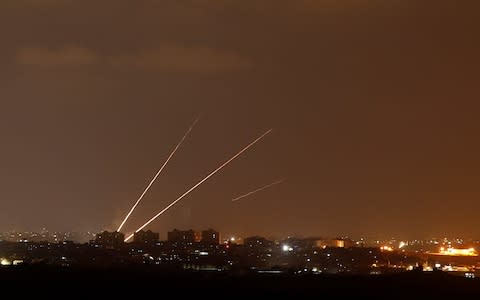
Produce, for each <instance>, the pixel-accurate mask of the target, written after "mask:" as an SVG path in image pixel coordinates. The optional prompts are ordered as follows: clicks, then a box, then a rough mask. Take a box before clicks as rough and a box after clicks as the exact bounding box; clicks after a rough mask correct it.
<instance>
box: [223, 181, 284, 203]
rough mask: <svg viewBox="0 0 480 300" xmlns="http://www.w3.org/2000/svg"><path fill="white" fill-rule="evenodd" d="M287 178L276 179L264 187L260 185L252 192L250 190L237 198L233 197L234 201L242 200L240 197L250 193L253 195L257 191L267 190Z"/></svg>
mask: <svg viewBox="0 0 480 300" xmlns="http://www.w3.org/2000/svg"><path fill="white" fill-rule="evenodd" d="M285 180H286V178H283V179H280V180H277V181H275V182H272V183H270V184H267V185H265V186H262V187H260V188H258V189H256V190H253V191H251V192H249V193H246V194H244V195H241V196H238V197H236V198H233V199H232V202H234V201H238V200H240V199H242V198H245V197H248V196H250V195H252V194H255V193H257V192H260V191H263V190H266V189H268V188H270V187H272V186H274V185H277V184H280V183H282V182H284V181H285Z"/></svg>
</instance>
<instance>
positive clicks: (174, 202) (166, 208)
mask: <svg viewBox="0 0 480 300" xmlns="http://www.w3.org/2000/svg"><path fill="white" fill-rule="evenodd" d="M271 131H272V129H270V130H268V131H267V132H265V133H264V134H262V135H261V136H259V137H258V138H256V139H255V140H254V141H253V142H251V143H250V144H248V145H247V146H246V147H245V148H243V149H242V150H240V151H239V152H238V153H237V154H235V155H234V156H232V157H231V158H230V159H229V160H227V161H226V162H224V163H223V164H222V165H221V166H220V167H218V168H216V169H215V170H214V171H212V172H211V173H210V174H208V175H207V176H206V177H205V178H203V179H202V180H200V181H199V182H198V183H197V184H195V185H194V186H192V187H191V188H190V189H189V190H187V191H186V192H185V193H183V194H182V195H181V196H180V197H178V198H177V199H176V200H175V201H173V202H172V203H170V204H169V205H168V206H167V207H165V208H164V209H162V210H161V211H160V212H159V213H158V214H156V215H155V216H153V217H152V218H151V219H150V220H148V221H147V222H146V223H145V224H143V225H142V226H140V228H138V229H137V230H135V232H139V231H140V230H142V229H143V228H145V227H147V226H148V225H149V224H150V223H152V222H153V221H154V220H155V219H156V218H158V217H159V216H161V215H162V214H163V213H164V212H166V211H167V210H168V209H169V208H170V207H172V206H173V205H175V204H176V203H177V202H178V201H180V200H182V199H183V198H184V197H185V196H187V195H188V194H190V192H192V191H193V190H195V189H196V188H197V187H198V186H199V185H201V184H202V183H204V182H205V181H206V180H208V179H209V178H210V177H212V176H213V175H215V173H217V172H218V171H220V170H221V169H223V168H224V167H225V166H226V165H228V164H229V163H230V162H232V161H233V160H234V159H235V158H237V157H238V156H240V155H241V154H242V153H243V152H245V151H247V149H248V148H250V147H252V146H253V145H255V144H256V143H257V142H258V141H260V140H261V139H262V138H263V137H265V136H266V135H267V134H269V133H270V132H271ZM133 235H134V234H133V233H132V234H131V235H129V236H128V237H127V238H126V239H125V242H127V241H128V240H130V239H131V238H132V237H133Z"/></svg>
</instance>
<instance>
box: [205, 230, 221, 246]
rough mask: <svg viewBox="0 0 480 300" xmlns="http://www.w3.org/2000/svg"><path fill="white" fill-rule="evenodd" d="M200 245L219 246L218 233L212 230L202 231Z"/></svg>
mask: <svg viewBox="0 0 480 300" xmlns="http://www.w3.org/2000/svg"><path fill="white" fill-rule="evenodd" d="M202 243H205V244H210V245H218V244H220V234H219V233H218V231H215V230H213V229H208V230H203V231H202Z"/></svg>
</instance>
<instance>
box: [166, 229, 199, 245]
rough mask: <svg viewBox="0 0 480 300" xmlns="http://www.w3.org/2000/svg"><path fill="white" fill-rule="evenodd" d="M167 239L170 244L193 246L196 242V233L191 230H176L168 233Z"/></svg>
mask: <svg viewBox="0 0 480 300" xmlns="http://www.w3.org/2000/svg"><path fill="white" fill-rule="evenodd" d="M167 239H168V241H169V242H172V243H177V244H193V243H194V242H195V240H196V234H195V231H193V230H192V229H190V230H178V229H174V230H173V231H169V232H168V233H167Z"/></svg>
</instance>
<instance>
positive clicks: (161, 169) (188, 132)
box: [117, 118, 199, 232]
mask: <svg viewBox="0 0 480 300" xmlns="http://www.w3.org/2000/svg"><path fill="white" fill-rule="evenodd" d="M198 120H199V118H197V119H196V120H195V121H194V122H193V123H192V125H190V128H188V130H187V132H186V133H185V134H184V135H183V137H182V139H181V140H180V142H178V144H177V145H176V146H175V148H174V149H173V151H172V153H170V156H168V158H167V160H166V161H165V162H164V163H163V165H162V167H161V168H160V169H159V170H158V172H157V174H155V176H154V177H153V179H152V180H151V181H150V183H149V184H148V185H147V187H146V188H145V190H144V191H143V193H142V194H141V195H140V197H139V198H138V200H137V202H135V204H134V205H133V206H132V208H131V209H130V211H129V212H128V214H127V215H126V216H125V219H123V221H122V224H120V226H118V229H117V231H118V232H120V230H121V229H122V227H123V225H125V222H127V220H128V218H129V217H130V215H131V214H132V212H133V211H134V210H135V208H136V207H137V205H138V204H139V203H140V201H142V199H143V196H145V194H146V193H147V191H148V190H149V189H150V187H151V186H152V184H153V183H154V182H155V180H157V177H158V175H160V173H162V171H163V169H164V168H165V166H166V165H167V164H168V162H169V161H170V159H171V158H172V157H173V155H174V154H175V152H177V150H178V148H180V146H181V145H182V143H183V141H185V139H186V138H187V136H188V135H189V134H190V132H191V131H192V129H193V127H194V126H195V124H197V122H198Z"/></svg>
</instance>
